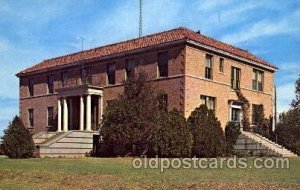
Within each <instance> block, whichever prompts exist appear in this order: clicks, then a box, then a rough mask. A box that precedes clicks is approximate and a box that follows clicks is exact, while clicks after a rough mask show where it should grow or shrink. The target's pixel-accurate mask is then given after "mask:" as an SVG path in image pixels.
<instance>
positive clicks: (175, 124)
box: [148, 110, 193, 157]
mask: <svg viewBox="0 0 300 190" xmlns="http://www.w3.org/2000/svg"><path fill="white" fill-rule="evenodd" d="M192 142H193V140H192V135H191V133H190V132H189V127H188V124H187V122H186V119H185V118H184V116H183V115H182V114H181V113H180V112H179V111H177V110H173V111H171V112H168V113H162V114H161V115H160V118H159V121H158V125H157V127H156V128H155V129H154V130H153V131H152V135H151V137H150V140H149V152H148V156H150V157H153V156H156V155H158V156H159V157H189V156H190V155H191V151H192Z"/></svg>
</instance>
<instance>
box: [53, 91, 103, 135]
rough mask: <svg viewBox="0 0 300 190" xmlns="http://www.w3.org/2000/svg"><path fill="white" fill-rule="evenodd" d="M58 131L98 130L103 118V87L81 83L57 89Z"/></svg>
mask: <svg viewBox="0 0 300 190" xmlns="http://www.w3.org/2000/svg"><path fill="white" fill-rule="evenodd" d="M57 92H58V101H57V114H58V116H57V131H58V132H62V131H63V132H67V131H68V130H80V131H84V130H85V131H96V130H97V128H98V126H99V124H100V123H101V120H102V114H103V91H102V88H101V87H98V86H93V85H80V86H76V87H68V88H61V89H58V90H57Z"/></svg>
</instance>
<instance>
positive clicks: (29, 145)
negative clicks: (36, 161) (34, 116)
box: [3, 116, 35, 158]
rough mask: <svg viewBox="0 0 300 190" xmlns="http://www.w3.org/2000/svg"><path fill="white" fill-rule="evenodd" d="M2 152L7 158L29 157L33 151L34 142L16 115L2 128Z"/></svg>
mask: <svg viewBox="0 0 300 190" xmlns="http://www.w3.org/2000/svg"><path fill="white" fill-rule="evenodd" d="M3 147H4V154H5V155H6V156H8V157H9V158H30V157H32V156H33V153H34V148H35V147H34V142H33V139H32V136H31V134H30V132H29V131H28V130H27V129H26V128H25V126H24V124H23V122H22V121H21V119H20V118H19V117H18V116H16V117H15V118H14V119H13V121H12V122H11V123H10V125H9V126H8V129H6V130H4V136H3Z"/></svg>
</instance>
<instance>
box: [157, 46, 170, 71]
mask: <svg viewBox="0 0 300 190" xmlns="http://www.w3.org/2000/svg"><path fill="white" fill-rule="evenodd" d="M168 61H169V55H168V52H162V53H159V54H158V77H167V76H168Z"/></svg>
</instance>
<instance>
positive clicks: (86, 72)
mask: <svg viewBox="0 0 300 190" xmlns="http://www.w3.org/2000/svg"><path fill="white" fill-rule="evenodd" d="M81 82H82V84H91V83H92V72H91V67H86V68H83V69H82V72H81Z"/></svg>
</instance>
